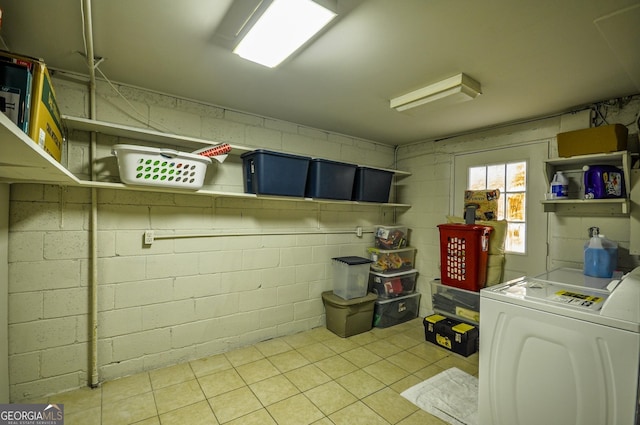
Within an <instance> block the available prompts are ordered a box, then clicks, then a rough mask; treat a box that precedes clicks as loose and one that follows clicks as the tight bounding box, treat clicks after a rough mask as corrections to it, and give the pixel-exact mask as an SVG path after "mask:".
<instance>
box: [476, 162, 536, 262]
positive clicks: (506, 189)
mask: <svg viewBox="0 0 640 425" xmlns="http://www.w3.org/2000/svg"><path fill="white" fill-rule="evenodd" d="M467 189H468V190H483V189H499V190H500V198H499V199H498V220H507V223H508V224H507V229H508V230H507V237H506V241H505V250H506V251H507V252H510V253H519V254H524V253H525V252H526V243H525V242H526V239H525V238H526V234H527V232H526V230H527V223H526V218H527V217H526V202H527V192H526V191H527V163H526V162H524V161H520V162H508V163H505V164H492V165H484V166H474V167H469V174H468V179H467Z"/></svg>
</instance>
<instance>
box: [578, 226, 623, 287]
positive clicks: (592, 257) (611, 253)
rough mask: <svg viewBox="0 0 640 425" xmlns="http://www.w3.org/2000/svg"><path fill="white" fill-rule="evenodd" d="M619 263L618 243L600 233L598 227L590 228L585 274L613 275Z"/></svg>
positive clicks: (585, 253) (586, 244) (593, 275)
mask: <svg viewBox="0 0 640 425" xmlns="http://www.w3.org/2000/svg"><path fill="white" fill-rule="evenodd" d="M617 265H618V244H617V243H615V242H613V241H610V240H609V239H607V238H605V237H604V235H600V229H599V228H597V227H590V228H589V240H588V241H587V243H585V245H584V274H585V275H587V276H592V277H611V276H613V272H614V271H615V269H616V267H617Z"/></svg>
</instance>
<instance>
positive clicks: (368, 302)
mask: <svg viewBox="0 0 640 425" xmlns="http://www.w3.org/2000/svg"><path fill="white" fill-rule="evenodd" d="M376 299H378V296H377V295H376V294H367V295H365V296H364V297H359V298H352V299H350V300H345V299H343V298H341V297H339V296H337V295H335V294H334V293H333V291H327V292H323V293H322V302H323V303H324V307H325V310H326V312H327V329H329V330H330V331H331V332H333V333H334V334H336V335H338V336H341V337H343V338H346V337H348V336H352V335H357V334H361V333H363V332H367V331H368V330H370V329H371V328H372V324H373V304H374V303H375V301H376Z"/></svg>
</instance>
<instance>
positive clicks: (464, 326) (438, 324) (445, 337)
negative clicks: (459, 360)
mask: <svg viewBox="0 0 640 425" xmlns="http://www.w3.org/2000/svg"><path fill="white" fill-rule="evenodd" d="M423 323H424V335H425V339H426V340H427V341H429V342H432V343H434V344H436V345H438V346H440V347H443V348H446V349H447V350H449V351H453V352H454V353H457V354H460V355H462V356H465V357H468V356H470V355H471V354H473V353H475V352H476V351H478V336H479V334H480V333H479V331H478V328H477V327H475V326H473V325H470V324H468V323H464V322H459V321H457V320H453V319H449V318H447V317H444V316H441V315H439V314H433V315H431V316H427V317H425V318H424V322H423Z"/></svg>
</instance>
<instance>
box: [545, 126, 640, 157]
mask: <svg viewBox="0 0 640 425" xmlns="http://www.w3.org/2000/svg"><path fill="white" fill-rule="evenodd" d="M628 133H629V130H628V129H627V127H625V126H624V125H622V124H611V125H603V126H600V127H592V128H585V129H582V130H575V131H567V132H566V133H558V136H557V140H558V156H561V157H569V156H576V155H589V154H594V153H607V152H618V151H624V150H627V135H628Z"/></svg>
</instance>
